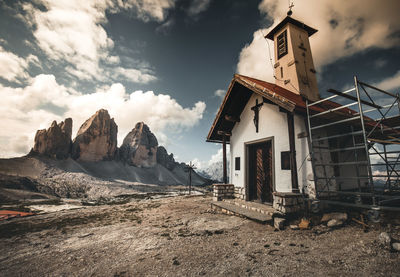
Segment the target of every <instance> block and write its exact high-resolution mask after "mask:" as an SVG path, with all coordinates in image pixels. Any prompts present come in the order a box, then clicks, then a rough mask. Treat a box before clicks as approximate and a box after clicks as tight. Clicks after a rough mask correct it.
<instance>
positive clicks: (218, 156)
mask: <svg viewBox="0 0 400 277" xmlns="http://www.w3.org/2000/svg"><path fill="white" fill-rule="evenodd" d="M219 146H221V145H220V144H219ZM229 157H230V149H229V147H227V148H226V159H227V162H228V163H229V159H230V158H229ZM192 162H193V163H194V164H195V165H196V167H197V169H199V170H205V169H207V168H209V167H210V166H213V165H214V166H215V164H218V163H222V147H221V148H220V149H218V151H217V153H215V154H214V155H212V156H211V158H210V159H209V160H208V161H201V160H199V159H198V158H194V159H193V160H192Z"/></svg>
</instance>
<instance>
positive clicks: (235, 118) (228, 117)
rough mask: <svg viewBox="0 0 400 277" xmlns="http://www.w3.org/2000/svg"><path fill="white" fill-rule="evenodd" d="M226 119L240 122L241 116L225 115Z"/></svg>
mask: <svg viewBox="0 0 400 277" xmlns="http://www.w3.org/2000/svg"><path fill="white" fill-rule="evenodd" d="M225 120H226V121H229V122H235V123H236V122H240V118H238V117H236V116H232V115H227V114H226V115H225Z"/></svg>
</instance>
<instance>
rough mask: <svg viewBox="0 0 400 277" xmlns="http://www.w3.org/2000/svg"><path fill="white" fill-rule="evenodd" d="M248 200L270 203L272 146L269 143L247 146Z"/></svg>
mask: <svg viewBox="0 0 400 277" xmlns="http://www.w3.org/2000/svg"><path fill="white" fill-rule="evenodd" d="M248 172H249V185H248V189H249V200H252V201H256V202H261V203H262V202H270V203H271V202H272V192H273V180H272V179H273V178H272V144H271V141H268V142H263V143H258V144H253V145H250V146H249V165H248Z"/></svg>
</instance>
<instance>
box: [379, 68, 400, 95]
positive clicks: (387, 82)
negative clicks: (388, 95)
mask: <svg viewBox="0 0 400 277" xmlns="http://www.w3.org/2000/svg"><path fill="white" fill-rule="evenodd" d="M374 86H375V87H377V88H380V89H383V90H387V91H393V90H394V89H399V88H400V70H399V71H397V73H396V74H395V75H394V76H391V77H389V78H386V79H384V80H382V81H380V82H379V83H376V84H374Z"/></svg>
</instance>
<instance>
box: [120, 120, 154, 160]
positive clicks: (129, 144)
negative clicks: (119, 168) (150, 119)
mask: <svg viewBox="0 0 400 277" xmlns="http://www.w3.org/2000/svg"><path fill="white" fill-rule="evenodd" d="M157 146H158V141H157V138H156V136H155V135H154V134H153V133H152V132H151V131H150V129H149V127H148V126H147V125H146V124H144V123H143V122H139V123H137V124H136V126H135V128H133V129H132V131H130V132H129V133H128V135H126V137H125V139H124V141H123V143H122V145H121V147H120V150H119V155H120V158H121V159H122V160H123V161H124V162H126V163H128V164H129V165H133V166H137V167H154V166H155V165H156V164H157Z"/></svg>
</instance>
